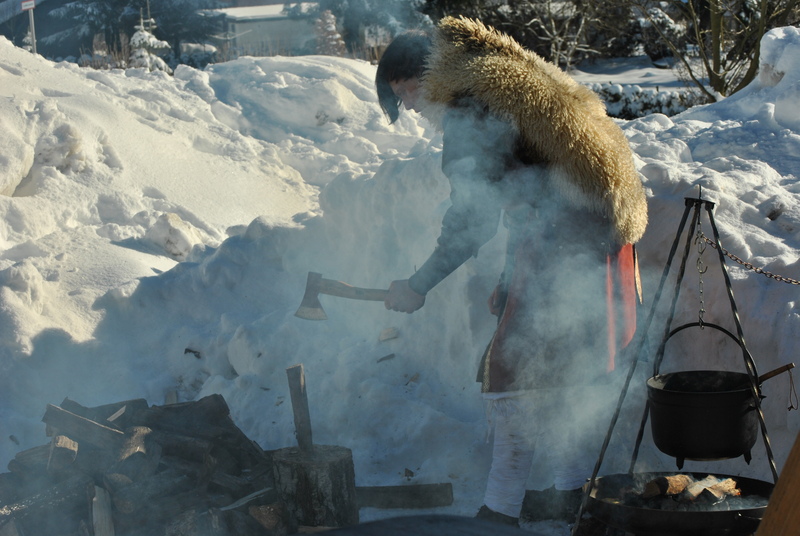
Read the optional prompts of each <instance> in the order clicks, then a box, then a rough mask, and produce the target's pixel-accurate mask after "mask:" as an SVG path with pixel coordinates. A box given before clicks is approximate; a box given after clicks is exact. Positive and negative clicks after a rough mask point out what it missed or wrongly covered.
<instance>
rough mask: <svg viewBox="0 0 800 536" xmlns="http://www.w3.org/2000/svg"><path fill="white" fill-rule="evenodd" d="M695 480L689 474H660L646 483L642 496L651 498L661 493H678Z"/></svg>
mask: <svg viewBox="0 0 800 536" xmlns="http://www.w3.org/2000/svg"><path fill="white" fill-rule="evenodd" d="M693 481H694V479H693V478H692V477H690V476H689V475H670V476H660V477H658V478H655V479H653V480H651V481H649V482H648V483H647V484H645V486H644V491H643V492H642V497H643V498H645V499H650V498H652V497H657V496H659V495H678V494H680V493H683V491H684V490H685V489H686V487H687V486H689V484H691V483H692V482H693Z"/></svg>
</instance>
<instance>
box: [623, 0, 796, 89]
mask: <svg viewBox="0 0 800 536" xmlns="http://www.w3.org/2000/svg"><path fill="white" fill-rule="evenodd" d="M630 2H631V5H632V6H633V7H634V8H635V9H636V10H637V11H638V12H639V13H640V14H641V16H642V18H643V19H644V20H646V21H647V23H648V24H649V25H650V26H651V27H652V28H653V29H654V30H655V31H656V32H657V33H658V35H659V37H660V39H661V40H662V41H663V42H664V43H665V44H666V45H667V46H668V47H669V49H670V50H672V53H673V55H674V57H675V58H676V60H677V61H678V62H679V65H680V66H681V67H682V71H683V72H684V73H685V74H686V76H687V78H688V80H689V81H691V83H692V84H693V85H695V86H696V87H697V88H698V89H699V90H700V91H701V92H702V93H703V94H705V96H706V97H707V98H708V99H709V100H710V101H712V102H713V101H716V100H717V99H718V98H720V97H725V96H729V95H732V94H733V93H736V92H737V91H739V90H740V89H742V88H744V87H745V86H747V85H748V84H749V83H750V82H752V81H753V79H754V78H755V76H756V73H757V72H758V62H759V58H760V52H761V50H760V45H761V38H762V37H763V36H764V34H765V33H767V32H768V31H769V30H770V29H772V28H776V27H780V26H786V25H790V24H793V23H796V22H797V21H798V20H800V5H799V4H800V2H799V1H798V0H662V1H659V2H653V1H648V0H630ZM665 8H666V9H670V10H671V11H672V12H673V13H676V14H678V15H679V17H680V20H678V21H675V22H676V23H678V24H682V25H684V27H685V30H686V32H685V34H684V35H685V38H686V40H687V42H688V48H686V47H684V46H683V43H682V42H679V41H678V37H676V35H677V34H676V33H675V32H673V31H670V28H669V27H668V26H667V25H665V23H664V21H665V18H664V17H663V16H662V15H664V12H665ZM668 18H669V17H667V19H668ZM682 38H683V37H681V39H682Z"/></svg>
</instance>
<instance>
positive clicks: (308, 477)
mask: <svg viewBox="0 0 800 536" xmlns="http://www.w3.org/2000/svg"><path fill="white" fill-rule="evenodd" d="M286 374H287V376H288V378H289V391H290V394H291V399H292V410H293V413H294V422H295V429H296V431H297V442H298V446H297V447H288V448H284V449H279V450H276V451H274V452H273V455H272V469H273V474H274V479H275V488H276V489H277V491H278V496H279V498H280V500H281V501H282V502H283V503H284V504H285V505H286V507H287V509H288V510H289V513H290V515H292V516H293V517H294V518H295V519H296V520H297V522H298V523H299V524H300V525H307V526H312V527H346V526H350V525H355V524H357V523H358V502H357V498H356V476H355V468H354V465H353V453H352V451H351V450H350V449H348V448H345V447H338V446H333V445H314V444H313V443H312V440H311V437H312V436H311V418H310V415H309V411H308V398H307V393H306V385H305V375H304V373H303V365H295V366H293V367H290V368H288V369H286Z"/></svg>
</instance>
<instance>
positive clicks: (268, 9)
mask: <svg viewBox="0 0 800 536" xmlns="http://www.w3.org/2000/svg"><path fill="white" fill-rule="evenodd" d="M245 1H246V0H240V2H239V3H243V2H245ZM316 6H317V5H316V3H315V2H306V3H303V4H302V5H301V9H302V12H303V13H309V12H310V11H311V10H312V9H314V8H316ZM283 7H284V2H280V3H277V4H265V5H253V6H246V7H230V8H225V9H217V10H214V11H213V13H218V14H221V15H222V17H221V28H220V32H219V33H218V34H216V35H214V36H213V41H214V45H215V46H217V48H218V49H219V50H220V51H221V52H222V53H223V55H225V56H228V57H238V56H275V55H289V56H292V55H300V54H309V53H312V54H313V53H314V49H315V46H316V35H315V33H314V21H313V19H310V18H308V17H302V16H301V17H298V16H291V15H289V14H287V13H285V12H284V10H283Z"/></svg>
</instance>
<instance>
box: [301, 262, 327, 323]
mask: <svg viewBox="0 0 800 536" xmlns="http://www.w3.org/2000/svg"><path fill="white" fill-rule="evenodd" d="M321 285H322V274H318V273H316V272H308V280H307V281H306V292H305V294H303V301H302V302H300V307H298V308H297V312H296V313H295V314H294V316H296V317H298V318H302V319H304V320H327V319H328V315H326V314H325V311H324V310H323V309H322V304H321V303H320V302H319V290H320V287H321Z"/></svg>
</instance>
